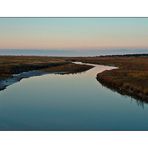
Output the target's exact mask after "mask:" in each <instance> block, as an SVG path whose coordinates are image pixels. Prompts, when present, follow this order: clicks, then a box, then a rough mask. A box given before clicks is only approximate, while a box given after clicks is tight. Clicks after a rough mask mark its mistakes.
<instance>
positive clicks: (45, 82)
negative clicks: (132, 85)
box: [0, 66, 148, 130]
mask: <svg viewBox="0 0 148 148" xmlns="http://www.w3.org/2000/svg"><path fill="white" fill-rule="evenodd" d="M103 69H109V67H106V66H98V67H95V68H93V69H91V70H89V71H87V72H83V73H80V74H69V75H58V74H56V75H55V74H47V75H43V76H36V77H31V78H27V79H23V80H21V81H20V82H19V83H15V84H13V85H11V86H9V87H8V88H7V89H5V90H4V91H1V92H0V129H1V130H148V117H147V114H148V106H147V105H146V104H145V105H144V108H142V107H140V106H138V105H137V102H136V101H135V100H134V99H133V100H132V101H131V99H130V98H129V97H125V96H122V95H120V94H118V93H116V92H113V91H111V90H109V89H107V88H105V87H103V86H102V85H101V84H100V83H98V81H97V80H96V78H95V77H96V73H97V72H99V71H102V70H103Z"/></svg>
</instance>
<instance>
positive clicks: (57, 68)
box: [0, 55, 148, 102]
mask: <svg viewBox="0 0 148 148" xmlns="http://www.w3.org/2000/svg"><path fill="white" fill-rule="evenodd" d="M72 61H80V62H84V63H92V64H101V65H110V66H115V67H118V69H113V70H109V71H107V70H106V71H104V72H102V73H99V74H97V76H96V77H97V80H98V81H99V82H100V83H102V84H103V85H104V86H107V87H108V88H110V89H113V90H115V91H118V92H119V93H121V94H125V95H130V96H133V97H135V98H137V99H140V100H142V101H146V102H148V55H136V56H135V55H130V56H129V55H127V56H104V57H103V56H102V57H74V58H72V57H70V58H66V57H65V58H64V57H36V56H0V80H4V79H7V78H10V77H12V75H13V74H18V73H21V72H26V71H31V70H41V71H45V72H64V73H77V72H82V71H85V70H88V69H90V68H92V66H88V65H78V64H74V63H72Z"/></svg>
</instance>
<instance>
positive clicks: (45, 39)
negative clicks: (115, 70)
mask: <svg viewBox="0 0 148 148" xmlns="http://www.w3.org/2000/svg"><path fill="white" fill-rule="evenodd" d="M76 48H78V49H91V48H92V49H99V48H148V18H0V49H76Z"/></svg>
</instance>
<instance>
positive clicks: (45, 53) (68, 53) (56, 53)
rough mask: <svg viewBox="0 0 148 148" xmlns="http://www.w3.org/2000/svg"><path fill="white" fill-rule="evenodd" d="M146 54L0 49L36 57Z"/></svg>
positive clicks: (147, 51) (117, 51)
mask: <svg viewBox="0 0 148 148" xmlns="http://www.w3.org/2000/svg"><path fill="white" fill-rule="evenodd" d="M145 53H146V54H148V49H90V50H89V49H87V50H85V49H84V50H78V49H75V50H74V49H73V50H72V49H71V50H64V49H61V50H52V49H50V50H32V49H29V50H25V49H24V50H23V49H20V50H19V49H13V50H12V49H0V55H36V56H73V57H75V56H84V57H85V56H99V55H122V54H145Z"/></svg>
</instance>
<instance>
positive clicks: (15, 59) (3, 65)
mask: <svg viewBox="0 0 148 148" xmlns="http://www.w3.org/2000/svg"><path fill="white" fill-rule="evenodd" d="M90 68H92V66H88V65H78V64H73V63H71V62H68V61H66V60H65V59H64V58H56V57H37V56H0V80H4V79H7V78H10V77H11V76H12V75H13V74H18V73H21V72H27V71H31V70H42V71H45V72H65V73H77V72H82V71H85V70H88V69H90Z"/></svg>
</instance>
